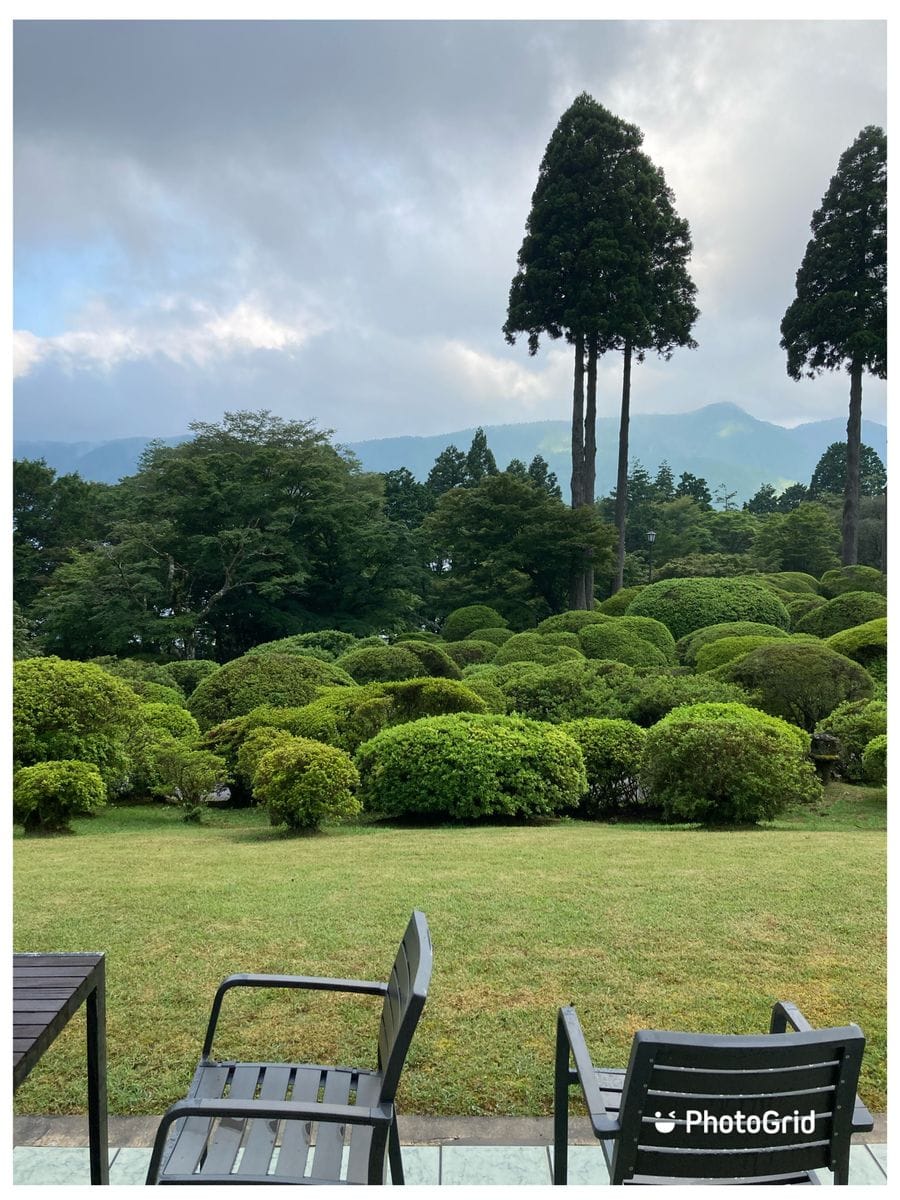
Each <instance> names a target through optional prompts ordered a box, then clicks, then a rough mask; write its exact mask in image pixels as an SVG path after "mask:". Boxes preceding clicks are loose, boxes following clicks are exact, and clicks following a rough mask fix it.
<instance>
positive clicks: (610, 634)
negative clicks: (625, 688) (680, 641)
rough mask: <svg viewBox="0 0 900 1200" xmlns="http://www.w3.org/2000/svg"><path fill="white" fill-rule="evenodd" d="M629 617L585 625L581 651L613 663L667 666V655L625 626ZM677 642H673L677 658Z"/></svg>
mask: <svg viewBox="0 0 900 1200" xmlns="http://www.w3.org/2000/svg"><path fill="white" fill-rule="evenodd" d="M627 620H628V618H627V617H615V618H612V617H611V618H610V619H609V620H608V621H605V622H604V623H603V624H602V625H586V626H585V627H584V629H582V631H581V634H580V638H581V648H582V650H583V651H584V653H585V655H586V656H587V657H588V658H600V659H610V660H612V661H613V662H622V663H627V664H628V665H629V666H633V667H639V666H640V667H654V666H660V667H662V666H665V665H666V664H667V662H668V661H669V660H668V658H667V657H666V655H665V654H664V653H663V652H662V650H660V649H659V647H658V646H656V645H654V644H653V642H651V641H648V640H647V639H646V638H644V637H643V635H642V634H641V633H639V632H638V631H637V630H636V629H635V628H633V627H631V626H626V625H625V624H624V622H626V621H627ZM674 648H675V642H674V639H673V641H672V657H673V658H674Z"/></svg>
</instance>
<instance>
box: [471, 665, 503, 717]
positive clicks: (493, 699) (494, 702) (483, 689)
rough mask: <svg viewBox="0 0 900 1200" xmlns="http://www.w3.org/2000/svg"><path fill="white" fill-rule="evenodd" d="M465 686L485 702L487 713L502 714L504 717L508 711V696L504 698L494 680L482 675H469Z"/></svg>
mask: <svg viewBox="0 0 900 1200" xmlns="http://www.w3.org/2000/svg"><path fill="white" fill-rule="evenodd" d="M465 686H466V687H467V688H468V690H469V691H470V692H474V693H475V695H476V696H478V698H479V699H481V700H483V701H484V703H485V709H486V711H487V712H489V713H500V714H501V715H502V714H504V713H506V712H507V711H508V708H507V704H506V696H504V694H503V692H502V691H501V690H500V688H499V687H497V685H496V683H494V682H493V680H491V679H485V678H483V677H482V676H480V675H467V676H466V678H465Z"/></svg>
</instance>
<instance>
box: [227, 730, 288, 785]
mask: <svg viewBox="0 0 900 1200" xmlns="http://www.w3.org/2000/svg"><path fill="white" fill-rule="evenodd" d="M293 740H294V735H293V734H291V733H288V731H287V730H286V729H279V728H277V727H276V726H273V725H260V726H258V727H257V728H256V729H253V730H251V732H250V733H248V734H247V736H246V737H245V738H244V740H243V742H242V743H241V748H240V750H238V753H237V775H238V776H239V777H240V779H241V781H242V782H243V784H244V786H245V787H246V788H248V789H249V790H250V791H251V792H252V790H253V777H254V776H255V774H256V768H257V767H258V766H259V760H260V759H261V758H262V756H263V755H264V754H268V753H269V751H270V750H275V749H276V748H277V747H279V746H286V745H287V744H288V743H289V742H293Z"/></svg>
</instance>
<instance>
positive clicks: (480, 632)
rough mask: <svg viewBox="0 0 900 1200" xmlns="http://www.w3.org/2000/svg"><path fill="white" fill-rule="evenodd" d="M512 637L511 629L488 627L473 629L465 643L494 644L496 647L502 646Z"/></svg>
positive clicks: (496, 626)
mask: <svg viewBox="0 0 900 1200" xmlns="http://www.w3.org/2000/svg"><path fill="white" fill-rule="evenodd" d="M512 635H513V631H512V630H511V629H503V628H501V627H500V626H499V625H493V626H491V625H488V626H487V627H486V628H484V629H473V630H472V632H471V633H467V634H466V637H465V641H475V642H492V643H493V644H494V645H495V646H502V645H503V643H504V642H508V641H509V639H510V638H511V637H512Z"/></svg>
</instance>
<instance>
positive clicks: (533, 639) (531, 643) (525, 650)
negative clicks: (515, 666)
mask: <svg viewBox="0 0 900 1200" xmlns="http://www.w3.org/2000/svg"><path fill="white" fill-rule="evenodd" d="M583 657H584V656H583V655H582V653H581V651H580V650H576V649H575V648H574V647H572V646H557V645H555V644H554V643H553V642H547V641H545V640H544V638H543V637H542V636H541V634H539V633H536V632H528V633H517V634H515V635H514V636H513V637H511V638H510V639H509V641H508V642H504V643H503V645H502V646H500V647H499V648H498V650H497V653H496V654H495V655H494V660H493V661H494V662H495V663H496V664H497V666H502V665H503V664H504V663H511V662H534V663H543V664H548V665H549V664H552V663H560V662H565V661H566V660H569V659H578V658H583Z"/></svg>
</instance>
